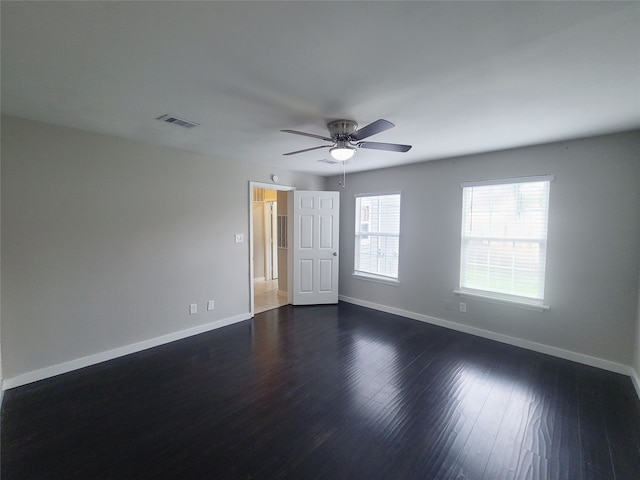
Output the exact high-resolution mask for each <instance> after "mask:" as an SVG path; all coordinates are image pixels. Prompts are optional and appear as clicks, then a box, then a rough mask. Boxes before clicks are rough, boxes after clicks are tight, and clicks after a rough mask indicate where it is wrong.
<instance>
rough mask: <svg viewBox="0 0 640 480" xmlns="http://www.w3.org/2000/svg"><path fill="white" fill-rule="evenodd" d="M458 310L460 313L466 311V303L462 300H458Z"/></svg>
mask: <svg viewBox="0 0 640 480" xmlns="http://www.w3.org/2000/svg"><path fill="white" fill-rule="evenodd" d="M460 311H461V312H462V313H467V304H466V303H464V302H460Z"/></svg>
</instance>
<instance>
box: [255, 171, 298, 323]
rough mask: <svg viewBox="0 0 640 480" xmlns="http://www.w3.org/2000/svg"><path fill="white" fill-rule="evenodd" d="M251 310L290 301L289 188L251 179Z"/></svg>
mask: <svg viewBox="0 0 640 480" xmlns="http://www.w3.org/2000/svg"><path fill="white" fill-rule="evenodd" d="M250 189H251V224H252V225H251V226H252V228H251V242H250V243H251V246H250V247H251V258H252V278H251V283H252V288H251V293H252V313H254V314H255V313H260V312H264V311H266V310H271V309H273V308H278V307H280V306H282V305H286V304H288V303H289V292H288V285H287V283H288V282H287V280H288V268H287V267H288V265H287V263H288V255H287V218H288V216H287V208H288V202H287V190H292V187H282V186H280V185H274V186H272V185H269V184H257V183H253V182H251V185H250Z"/></svg>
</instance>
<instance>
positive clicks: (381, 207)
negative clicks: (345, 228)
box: [354, 193, 400, 279]
mask: <svg viewBox="0 0 640 480" xmlns="http://www.w3.org/2000/svg"><path fill="white" fill-rule="evenodd" d="M399 250H400V194H399V193H397V194H384V195H362V196H357V197H356V222H355V255H354V273H356V274H358V273H366V274H370V275H376V276H380V277H384V278H392V279H397V278H398V259H399V254H400V252H399Z"/></svg>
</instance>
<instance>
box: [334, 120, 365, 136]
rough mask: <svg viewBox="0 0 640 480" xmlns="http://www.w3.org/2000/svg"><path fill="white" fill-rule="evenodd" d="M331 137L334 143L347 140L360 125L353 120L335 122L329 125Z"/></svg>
mask: <svg viewBox="0 0 640 480" xmlns="http://www.w3.org/2000/svg"><path fill="white" fill-rule="evenodd" d="M327 128H328V129H329V135H330V136H331V138H332V139H334V141H337V140H347V138H346V137H348V136H349V135H351V134H352V133H353V132H355V131H356V130H357V129H358V124H357V123H356V122H354V121H353V120H334V121H333V122H329V123H328V124H327Z"/></svg>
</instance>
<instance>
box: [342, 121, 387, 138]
mask: <svg viewBox="0 0 640 480" xmlns="http://www.w3.org/2000/svg"><path fill="white" fill-rule="evenodd" d="M393 127H395V125H394V124H393V123H391V122H389V121H388V120H383V119H382V118H381V119H380V120H376V121H375V122H373V123H370V124H369V125H366V126H364V127H362V128H361V129H360V130H356V131H355V132H353V133H352V134H351V138H352V139H353V140H364V139H365V138H367V137H370V136H371V135H375V134H376V133H380V132H384V131H385V130H389V129H390V128H393Z"/></svg>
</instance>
